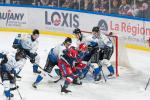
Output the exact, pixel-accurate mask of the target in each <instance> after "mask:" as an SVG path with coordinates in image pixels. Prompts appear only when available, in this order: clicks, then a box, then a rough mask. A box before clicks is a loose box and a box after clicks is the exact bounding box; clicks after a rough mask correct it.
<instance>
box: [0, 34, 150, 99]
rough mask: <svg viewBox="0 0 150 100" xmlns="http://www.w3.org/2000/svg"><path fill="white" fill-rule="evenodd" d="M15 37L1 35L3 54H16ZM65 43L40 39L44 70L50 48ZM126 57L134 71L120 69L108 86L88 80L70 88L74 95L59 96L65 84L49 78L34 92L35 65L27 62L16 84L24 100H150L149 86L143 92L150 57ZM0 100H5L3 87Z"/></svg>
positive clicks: (149, 71)
mask: <svg viewBox="0 0 150 100" xmlns="http://www.w3.org/2000/svg"><path fill="white" fill-rule="evenodd" d="M15 36H16V34H14V33H7V32H0V50H6V51H9V52H14V51H15V50H14V49H13V48H12V42H13V39H14V38H15ZM63 40H64V37H55V36H46V35H40V38H39V42H40V45H39V50H38V53H39V55H40V57H41V62H40V65H41V66H42V67H43V66H44V64H45V61H46V58H47V54H48V52H49V50H50V48H52V47H54V46H55V45H57V44H59V43H61V42H62V41H63ZM127 54H128V57H129V61H130V64H131V66H132V67H131V68H127V67H119V77H117V78H114V79H108V80H107V82H106V83H105V82H104V81H103V82H101V83H98V84H95V83H94V82H93V80H92V78H91V77H90V76H89V77H88V78H87V79H84V80H83V85H82V86H75V85H71V86H69V89H70V90H72V93H71V94H68V95H62V94H61V93H60V84H63V80H62V81H60V82H58V83H52V82H51V80H52V79H51V78H49V77H46V78H45V79H44V81H43V82H42V83H41V84H40V85H39V86H38V88H37V89H34V88H32V83H33V82H34V81H35V79H36V76H37V75H35V74H33V73H32V65H31V64H30V62H29V61H27V62H26V64H25V66H24V68H23V70H22V72H21V76H22V80H21V81H17V84H18V85H19V86H20V88H19V91H20V93H21V95H22V97H23V99H24V100H149V99H150V86H149V87H148V88H147V91H145V90H144V88H145V85H146V83H147V81H148V78H149V77H150V53H149V52H144V51H137V50H131V49H128V50H127ZM106 74H107V73H105V75H106ZM0 82H1V81H0ZM13 94H14V95H15V97H14V99H13V100H21V99H20V98H19V95H18V93H17V91H14V92H13ZM0 100H5V97H4V94H3V86H2V85H0Z"/></svg>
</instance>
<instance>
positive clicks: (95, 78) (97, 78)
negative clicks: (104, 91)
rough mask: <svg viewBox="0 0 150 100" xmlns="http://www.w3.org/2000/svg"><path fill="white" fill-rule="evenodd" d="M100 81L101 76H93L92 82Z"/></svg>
mask: <svg viewBox="0 0 150 100" xmlns="http://www.w3.org/2000/svg"><path fill="white" fill-rule="evenodd" d="M101 79H102V76H101V75H95V76H94V80H95V81H100V80H101Z"/></svg>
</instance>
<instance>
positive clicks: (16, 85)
mask: <svg viewBox="0 0 150 100" xmlns="http://www.w3.org/2000/svg"><path fill="white" fill-rule="evenodd" d="M15 86H17V85H16V83H15ZM17 92H18V94H19V97H20V99H21V100H23V99H22V96H21V93H20V91H19V89H18V88H17Z"/></svg>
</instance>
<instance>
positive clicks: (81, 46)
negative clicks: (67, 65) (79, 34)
mask: <svg viewBox="0 0 150 100" xmlns="http://www.w3.org/2000/svg"><path fill="white" fill-rule="evenodd" d="M86 50H87V45H86V44H85V43H81V44H80V45H79V51H82V52H86Z"/></svg>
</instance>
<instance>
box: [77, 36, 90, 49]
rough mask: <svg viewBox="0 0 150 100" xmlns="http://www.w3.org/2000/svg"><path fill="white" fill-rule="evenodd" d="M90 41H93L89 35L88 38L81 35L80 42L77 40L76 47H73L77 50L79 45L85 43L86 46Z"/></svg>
mask: <svg viewBox="0 0 150 100" xmlns="http://www.w3.org/2000/svg"><path fill="white" fill-rule="evenodd" d="M92 40H93V39H92V36H91V35H89V36H84V35H82V40H78V39H77V40H76V45H75V47H76V48H78V47H79V45H80V44H81V43H85V44H86V45H88V42H89V41H92Z"/></svg>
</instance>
